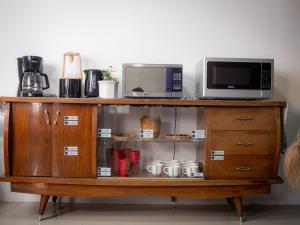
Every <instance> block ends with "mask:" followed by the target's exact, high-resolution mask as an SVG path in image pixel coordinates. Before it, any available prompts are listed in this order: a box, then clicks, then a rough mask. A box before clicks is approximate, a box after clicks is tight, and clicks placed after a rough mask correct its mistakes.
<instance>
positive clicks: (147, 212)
mask: <svg viewBox="0 0 300 225" xmlns="http://www.w3.org/2000/svg"><path fill="white" fill-rule="evenodd" d="M37 209H38V203H0V224H1V225H2V224H3V225H16V224H18V225H19V224H21V225H27V224H39V223H38V221H37V218H38V217H37ZM244 211H245V217H246V222H245V225H258V224H262V225H268V224H272V225H277V224H278V225H279V224H280V225H282V224H283V225H299V224H300V206H245V207H244ZM57 213H58V215H57V216H55V217H53V216H52V207H51V204H49V206H48V207H47V209H46V212H45V215H44V220H43V221H42V222H40V224H41V225H69V224H70V225H94V224H100V225H103V224H105V225H119V224H120V225H129V224H130V225H150V224H155V225H162V224H172V225H196V224H197V225H202V224H203V225H204V224H207V225H217V224H220V225H221V224H222V225H223V224H224V225H227V224H228V225H229V224H239V222H238V220H237V216H236V214H235V211H234V210H233V211H229V209H228V207H227V206H226V205H221V206H211V205H209V206H207V205H201V206H177V208H176V210H175V211H173V210H172V207H171V206H160V205H155V206H153V205H150V206H149V205H148V206H139V205H98V204H64V203H60V204H58V205H57Z"/></svg>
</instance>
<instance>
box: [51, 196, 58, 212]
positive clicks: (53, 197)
mask: <svg viewBox="0 0 300 225" xmlns="http://www.w3.org/2000/svg"><path fill="white" fill-rule="evenodd" d="M56 201H57V196H52V203H53V204H52V213H53V216H56Z"/></svg>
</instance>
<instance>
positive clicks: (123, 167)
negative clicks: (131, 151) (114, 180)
mask: <svg viewBox="0 0 300 225" xmlns="http://www.w3.org/2000/svg"><path fill="white" fill-rule="evenodd" d="M119 166H120V167H119V169H120V170H119V174H120V176H121V177H128V175H129V170H130V159H129V158H123V159H120V160H119Z"/></svg>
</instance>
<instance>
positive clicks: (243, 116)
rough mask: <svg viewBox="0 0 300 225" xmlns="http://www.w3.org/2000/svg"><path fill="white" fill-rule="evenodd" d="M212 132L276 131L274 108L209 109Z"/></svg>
mask: <svg viewBox="0 0 300 225" xmlns="http://www.w3.org/2000/svg"><path fill="white" fill-rule="evenodd" d="M208 114H209V116H208V118H209V120H210V124H211V129H212V130H274V127H275V120H274V115H275V114H274V110H273V108H272V107H229V108H214V107H211V108H209V109H208Z"/></svg>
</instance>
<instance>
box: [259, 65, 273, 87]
mask: <svg viewBox="0 0 300 225" xmlns="http://www.w3.org/2000/svg"><path fill="white" fill-rule="evenodd" d="M261 73H262V90H270V89H271V86H272V75H271V74H272V65H271V63H262V71H261Z"/></svg>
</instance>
